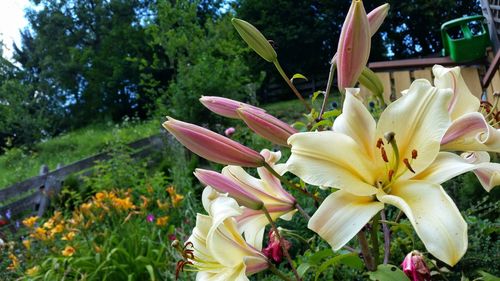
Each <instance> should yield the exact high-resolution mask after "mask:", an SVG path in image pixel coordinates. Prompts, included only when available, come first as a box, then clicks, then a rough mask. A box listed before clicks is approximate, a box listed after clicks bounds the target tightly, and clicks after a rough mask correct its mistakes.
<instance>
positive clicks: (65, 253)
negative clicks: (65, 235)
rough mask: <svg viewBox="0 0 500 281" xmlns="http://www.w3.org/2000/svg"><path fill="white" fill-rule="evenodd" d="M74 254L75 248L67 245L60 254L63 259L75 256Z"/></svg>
mask: <svg viewBox="0 0 500 281" xmlns="http://www.w3.org/2000/svg"><path fill="white" fill-rule="evenodd" d="M75 252H76V250H75V248H73V247H71V246H69V245H68V246H66V248H64V250H63V251H62V252H61V253H62V255H63V256H65V257H71V256H72V255H73V254H75Z"/></svg>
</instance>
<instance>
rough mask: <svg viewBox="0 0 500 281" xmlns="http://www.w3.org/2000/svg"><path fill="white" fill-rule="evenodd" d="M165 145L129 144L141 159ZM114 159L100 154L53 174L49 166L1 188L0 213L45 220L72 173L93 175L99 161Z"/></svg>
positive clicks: (157, 140) (155, 141)
mask: <svg viewBox="0 0 500 281" xmlns="http://www.w3.org/2000/svg"><path fill="white" fill-rule="evenodd" d="M164 143H165V137H164V136H162V135H161V134H160V135H154V136H151V137H148V138H144V139H141V140H138V141H135V142H132V143H130V144H128V146H129V147H130V148H131V149H132V157H133V158H134V159H141V158H144V157H146V156H148V155H149V154H151V153H152V152H155V151H158V149H160V148H162V147H163V146H164ZM109 158H110V155H109V154H107V153H101V154H97V155H94V156H91V157H88V158H86V159H83V160H80V161H78V162H75V163H72V164H69V165H67V166H64V167H60V166H58V167H57V169H55V170H54V171H51V172H50V171H49V169H48V167H47V166H46V165H42V167H41V168H40V174H39V175H38V176H35V177H32V178H30V179H27V180H25V181H22V182H19V183H16V184H13V185H11V186H9V187H7V188H4V189H0V214H4V213H5V212H6V211H7V210H10V212H11V213H12V215H13V216H16V215H18V214H21V213H23V212H25V211H29V212H31V213H33V214H35V215H38V216H39V217H41V216H42V215H43V213H44V212H45V210H46V209H47V207H48V206H49V204H50V198H52V197H53V196H55V195H57V194H58V193H59V191H60V189H61V185H62V182H63V181H64V179H65V178H66V177H68V176H69V175H71V174H77V175H81V176H83V175H89V174H90V173H92V168H93V167H94V166H95V164H96V162H97V161H104V160H107V159H109Z"/></svg>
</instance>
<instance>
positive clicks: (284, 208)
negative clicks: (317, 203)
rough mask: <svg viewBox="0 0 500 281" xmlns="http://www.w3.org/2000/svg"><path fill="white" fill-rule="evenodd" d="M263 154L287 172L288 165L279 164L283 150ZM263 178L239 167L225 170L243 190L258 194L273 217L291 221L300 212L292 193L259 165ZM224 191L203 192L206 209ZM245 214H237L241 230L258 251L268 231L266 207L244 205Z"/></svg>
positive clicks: (274, 165)
mask: <svg viewBox="0 0 500 281" xmlns="http://www.w3.org/2000/svg"><path fill="white" fill-rule="evenodd" d="M261 155H262V156H263V157H264V158H265V160H266V162H267V163H268V164H269V165H270V166H271V167H272V168H273V169H274V170H276V171H277V172H278V173H279V174H284V173H285V172H286V170H285V168H286V165H285V164H276V162H278V161H279V159H280V158H281V152H279V151H278V152H271V151H269V150H267V149H264V150H262V151H261ZM257 173H258V175H259V178H255V177H253V176H251V175H249V174H248V173H247V172H245V170H244V169H243V168H241V167H239V166H226V167H224V168H223V169H222V174H223V175H225V176H226V177H228V179H230V180H232V181H233V182H234V183H236V184H237V186H239V187H240V188H241V189H243V190H245V192H248V193H250V194H252V195H253V196H255V197H256V198H257V199H259V200H260V201H262V202H263V203H264V207H265V208H266V209H267V211H268V212H269V215H270V216H271V218H272V219H273V220H277V219H278V218H282V219H284V220H290V219H291V218H292V216H293V214H295V212H296V211H297V209H296V208H295V202H296V201H295V198H294V197H293V196H291V195H290V194H289V193H288V192H287V191H286V190H285V189H283V187H282V186H281V182H280V180H279V179H278V178H276V177H275V176H274V175H272V174H271V172H269V171H268V170H267V169H266V168H263V167H260V168H257ZM220 196H226V195H225V194H221V193H219V192H217V191H215V190H213V189H212V188H211V187H209V186H207V188H205V190H204V191H203V199H202V201H203V205H204V206H205V209H207V208H210V206H211V204H212V202H213V200H216V199H217V198H218V197H220ZM241 212H242V213H241V214H240V215H238V216H235V219H236V221H237V223H238V229H239V230H240V232H241V233H243V234H244V235H245V240H246V241H247V242H248V243H249V244H250V245H252V246H253V247H255V248H256V249H258V250H261V249H262V240H263V237H264V230H265V227H266V225H268V224H269V221H268V219H267V218H266V215H265V214H264V212H263V211H262V210H252V209H250V208H245V207H241Z"/></svg>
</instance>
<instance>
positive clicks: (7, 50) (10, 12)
mask: <svg viewBox="0 0 500 281" xmlns="http://www.w3.org/2000/svg"><path fill="white" fill-rule="evenodd" d="M27 7H30V2H29V0H0V40H2V41H3V43H4V48H3V49H4V50H3V54H4V57H5V58H8V59H10V58H11V57H12V44H13V43H14V42H16V43H17V44H18V45H19V43H20V35H19V30H20V29H23V28H24V27H25V26H26V25H27V24H28V21H27V20H26V19H25V18H24V9H25V8H27Z"/></svg>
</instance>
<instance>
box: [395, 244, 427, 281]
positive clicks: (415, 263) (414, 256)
mask: <svg viewBox="0 0 500 281" xmlns="http://www.w3.org/2000/svg"><path fill="white" fill-rule="evenodd" d="M401 267H402V268H403V272H404V273H405V274H406V276H408V277H409V278H410V279H411V281H427V280H431V273H430V271H429V268H428V267H427V265H426V264H425V261H424V257H423V256H422V254H421V253H420V252H419V251H411V252H410V253H409V254H408V255H406V257H405V259H404V260H403V263H402V264H401Z"/></svg>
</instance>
